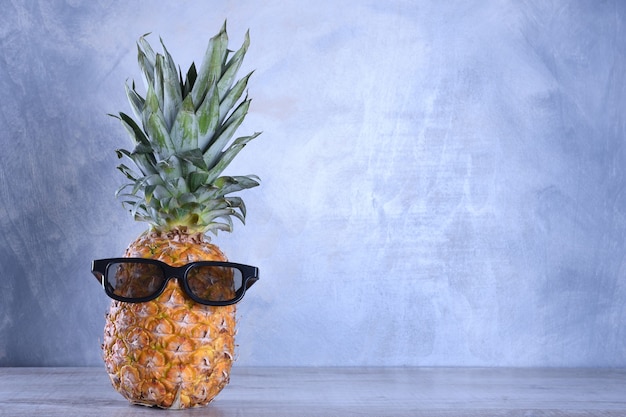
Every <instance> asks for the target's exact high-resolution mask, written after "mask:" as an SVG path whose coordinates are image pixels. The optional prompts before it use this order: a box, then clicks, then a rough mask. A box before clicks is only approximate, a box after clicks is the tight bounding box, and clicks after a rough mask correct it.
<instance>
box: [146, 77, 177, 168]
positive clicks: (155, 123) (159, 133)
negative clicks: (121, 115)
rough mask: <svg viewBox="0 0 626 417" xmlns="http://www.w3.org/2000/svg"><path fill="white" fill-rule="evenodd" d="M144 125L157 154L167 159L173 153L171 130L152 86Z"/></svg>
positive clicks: (147, 97) (147, 95) (149, 90)
mask: <svg viewBox="0 0 626 417" xmlns="http://www.w3.org/2000/svg"><path fill="white" fill-rule="evenodd" d="M143 118H144V120H143V124H144V129H145V130H146V133H147V134H148V137H149V138H150V139H151V140H150V142H151V143H152V144H153V147H154V150H155V151H156V152H157V154H158V155H159V156H160V157H161V158H162V159H165V158H167V157H169V156H170V155H171V154H172V153H173V150H174V149H173V146H172V141H171V140H170V135H169V130H168V129H167V126H166V124H165V120H164V118H163V113H162V112H161V109H160V108H159V101H158V99H157V96H156V93H155V91H154V89H153V88H152V87H151V86H150V87H149V88H148V92H147V94H146V103H145V106H144V110H143Z"/></svg>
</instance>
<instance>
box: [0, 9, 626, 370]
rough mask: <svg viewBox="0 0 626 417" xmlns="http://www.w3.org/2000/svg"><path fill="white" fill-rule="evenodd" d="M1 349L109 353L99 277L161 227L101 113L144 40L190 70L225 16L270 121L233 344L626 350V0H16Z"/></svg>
mask: <svg viewBox="0 0 626 417" xmlns="http://www.w3.org/2000/svg"><path fill="white" fill-rule="evenodd" d="M1 5H2V14H1V15H0V98H1V101H0V127H1V128H0V144H1V150H0V152H1V153H0V163H1V166H0V230H1V231H2V233H1V234H0V365H2V366H15V365H99V364H100V363H101V359H100V351H99V343H100V340H101V335H102V326H103V323H104V312H105V310H106V308H107V305H108V299H107V298H106V296H105V294H104V293H103V292H102V290H101V288H99V287H98V285H97V284H96V282H95V280H93V278H92V277H91V274H90V272H89V266H90V261H91V260H92V259H94V258H100V257H110V256H117V255H120V254H121V253H122V251H123V250H124V248H125V246H126V245H127V244H128V243H129V242H130V241H131V240H132V239H133V238H134V237H135V236H136V235H137V234H139V233H140V232H141V231H142V230H143V229H144V227H143V226H142V225H141V224H137V223H135V222H133V221H132V220H131V218H130V216H128V215H127V213H125V212H124V211H123V210H122V208H121V207H120V205H119V203H118V202H117V201H116V200H115V198H114V196H113V194H114V191H115V189H116V188H117V187H118V186H119V185H120V184H121V183H122V182H123V178H122V176H121V175H120V174H119V173H118V172H117V171H116V170H115V166H116V164H117V160H116V157H115V153H114V150H115V149H116V148H118V147H123V146H126V145H127V143H128V142H127V138H126V136H125V132H124V131H123V129H122V127H121V126H120V125H118V123H117V122H116V121H115V120H114V119H112V118H109V117H108V116H106V113H115V112H118V111H129V110H130V109H129V106H128V104H127V103H126V99H125V95H124V89H123V83H124V81H125V80H126V79H127V78H134V79H136V80H137V81H139V80H140V77H139V71H138V69H137V66H136V62H135V41H136V39H137V38H138V37H139V36H140V35H142V34H143V33H146V32H153V37H152V40H153V41H155V42H156V40H157V39H158V36H159V35H160V36H162V37H163V39H164V40H165V42H166V44H167V46H168V49H169V50H170V51H171V52H172V54H173V55H174V58H175V59H176V60H177V61H179V62H180V63H181V65H182V66H183V67H185V68H186V67H187V66H188V65H189V64H190V63H191V61H192V60H200V59H201V56H202V54H203V52H204V48H205V45H206V42H207V40H208V38H209V37H210V36H212V35H213V34H214V33H215V32H217V30H218V29H219V26H220V25H221V23H222V21H223V19H225V18H228V22H229V33H230V35H231V40H232V42H233V46H238V45H239V44H240V43H241V42H242V40H243V34H244V32H245V30H246V29H247V28H250V30H251V35H252V46H251V49H250V52H249V54H248V56H247V60H246V62H245V63H244V66H245V68H244V70H247V69H252V68H256V72H255V74H254V76H253V79H252V80H251V82H250V96H251V97H253V99H254V101H253V106H252V109H251V114H250V116H249V118H248V120H247V122H246V124H245V126H244V127H243V128H244V130H247V131H248V132H252V131H255V130H263V131H264V134H263V135H262V136H261V137H259V139H257V140H256V143H252V144H250V145H249V146H248V147H247V148H246V149H245V150H244V151H243V152H242V154H241V156H240V158H239V161H238V162H236V163H235V164H234V165H233V167H232V169H231V171H230V172H231V173H234V174H249V173H255V174H258V175H260V176H261V178H262V179H263V184H262V187H261V188H257V189H254V190H251V191H249V192H248V193H246V194H245V197H246V201H247V205H248V209H249V215H248V224H247V225H246V226H245V227H244V226H238V227H236V230H235V233H234V234H232V235H220V236H219V237H218V239H217V240H216V242H217V243H218V244H219V245H220V246H222V247H223V248H224V249H225V250H226V251H227V253H228V254H229V257H230V258H231V259H232V260H237V261H241V262H246V263H251V264H255V265H258V266H259V267H260V268H261V272H262V281H260V283H259V284H257V285H256V286H255V287H253V289H252V291H251V292H250V293H249V294H248V296H247V299H245V300H244V301H243V302H242V304H241V305H240V310H239V311H240V331H239V344H240V347H239V363H240V364H242V365H487V366H531V365H534V366H536V365H546V366H626V345H625V344H626V260H625V258H624V255H625V254H626V242H625V236H626V235H625V232H626V177H625V174H626V154H625V149H624V143H625V137H624V134H625V127H626V111H625V110H626V55H625V53H626V52H625V51H626V3H625V2H623V1H621V0H607V1H598V0H588V1H554V0H553V1H550V0H541V1H517V0H515V1H514V0H490V1H484V0H480V1H467V0H459V1H437V0H424V1H417V0H416V1H409V0H406V1H402V0H391V1H384V2H380V1H358V0H351V1H350V0H345V1H344V0H332V1H331V0H328V1H326V0H316V1H298V2H295V1H294V2H285V1H282V0H280V1H279V0H268V1H264V2H258V1H253V0H243V1H237V2H231V1H221V0H220V1H211V2H208V1H186V2H180V1H176V2H175V1H162V2H154V1H148V0H142V1H132V2H131V1H118V0H99V1H87V0H85V1H80V0H72V1H70V0H66V1H48V0H41V1H18V0H13V1H7V0H2V1H1Z"/></svg>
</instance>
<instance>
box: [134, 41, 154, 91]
mask: <svg viewBox="0 0 626 417" xmlns="http://www.w3.org/2000/svg"><path fill="white" fill-rule="evenodd" d="M147 35H148V34H146V35H143V36H142V37H140V38H139V41H138V42H137V60H138V62H139V68H140V69H141V72H142V73H143V76H144V82H145V84H146V88H147V87H148V86H149V85H153V84H154V66H155V64H156V54H155V53H154V51H153V50H152V47H151V46H150V44H149V43H148V41H147V40H146V39H145V37H146V36H147Z"/></svg>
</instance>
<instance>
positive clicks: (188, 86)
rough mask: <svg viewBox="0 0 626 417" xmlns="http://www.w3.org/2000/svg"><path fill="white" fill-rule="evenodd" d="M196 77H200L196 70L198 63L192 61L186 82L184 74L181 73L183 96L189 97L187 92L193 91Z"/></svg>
mask: <svg viewBox="0 0 626 417" xmlns="http://www.w3.org/2000/svg"><path fill="white" fill-rule="evenodd" d="M196 78H198V72H197V71H196V64H195V63H193V62H192V63H191V66H190V67H189V70H187V75H186V76H185V82H184V83H183V74H182V72H181V73H180V82H181V85H182V93H183V98H184V97H187V94H189V93H191V90H192V88H193V86H194V84H195V83H196Z"/></svg>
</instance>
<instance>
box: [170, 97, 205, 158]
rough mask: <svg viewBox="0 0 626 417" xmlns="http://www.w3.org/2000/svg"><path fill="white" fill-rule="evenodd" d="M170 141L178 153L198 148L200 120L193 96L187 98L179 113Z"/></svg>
mask: <svg viewBox="0 0 626 417" xmlns="http://www.w3.org/2000/svg"><path fill="white" fill-rule="evenodd" d="M170 139H171V141H172V144H173V145H174V148H175V150H176V151H177V152H184V151H189V150H192V149H197V148H198V118H197V117H196V113H195V109H194V106H193V102H192V101H191V96H187V97H186V98H185V100H184V101H183V104H182V107H181V108H180V111H178V115H177V116H176V119H175V120H174V123H173V126H172V130H171V131H170Z"/></svg>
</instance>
